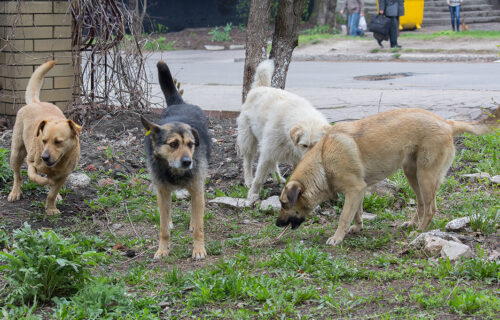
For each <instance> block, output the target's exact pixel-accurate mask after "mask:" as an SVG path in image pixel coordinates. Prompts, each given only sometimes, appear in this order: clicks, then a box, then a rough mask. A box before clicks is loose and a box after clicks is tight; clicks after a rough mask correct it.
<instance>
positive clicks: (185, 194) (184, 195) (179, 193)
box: [174, 189, 191, 200]
mask: <svg viewBox="0 0 500 320" xmlns="http://www.w3.org/2000/svg"><path fill="white" fill-rule="evenodd" d="M174 195H175V198H176V199H177V200H185V199H188V198H189V197H190V196H191V195H190V194H189V191H187V190H186V189H181V190H175V191H174Z"/></svg>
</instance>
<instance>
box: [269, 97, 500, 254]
mask: <svg viewBox="0 0 500 320" xmlns="http://www.w3.org/2000/svg"><path fill="white" fill-rule="evenodd" d="M499 119H500V106H499V107H498V108H497V109H496V111H495V113H494V115H492V116H491V117H489V118H488V119H486V120H484V121H479V122H475V123H467V122H462V121H453V120H444V119H442V118H440V117H438V116H437V115H435V114H433V113H431V112H429V111H426V110H422V109H401V110H394V111H388V112H384V113H380V114H377V115H375V116H371V117H368V118H365V119H362V120H358V121H354V122H344V123H338V124H335V125H334V126H333V127H332V128H331V129H330V130H329V131H328V132H327V133H326V134H325V136H324V137H323V138H322V139H321V140H320V141H319V142H318V143H317V144H316V146H314V147H313V148H312V149H311V151H309V152H308V153H307V154H306V156H305V157H304V159H303V160H302V161H301V162H300V163H299V165H298V166H297V167H296V169H295V171H294V172H293V173H292V175H291V177H290V180H289V182H288V183H287V184H286V186H285V188H284V189H283V191H282V193H281V196H280V201H281V211H280V213H279V215H278V219H277V220H276V225H277V226H281V227H283V226H287V225H288V224H291V225H292V228H293V229H295V228H297V227H298V226H299V225H300V224H301V223H302V222H303V221H304V219H305V217H306V215H307V214H308V213H309V212H311V211H312V210H313V209H314V208H315V207H316V206H317V205H318V204H319V203H321V202H323V201H325V200H328V199H332V198H334V196H335V195H336V194H337V193H342V194H344V195H345V204H344V208H343V209H342V213H341V215H340V220H339V225H338V228H337V231H336V232H335V235H334V236H333V237H331V238H329V239H328V241H327V244H330V245H333V246H335V245H337V244H338V243H340V242H341V241H342V240H343V239H344V236H345V234H346V232H348V231H347V230H348V228H349V226H350V224H351V222H352V221H353V219H354V225H353V226H352V227H351V228H350V229H349V232H353V233H355V232H359V231H361V230H362V229H363V220H362V218H361V215H362V213H363V196H364V193H365V190H366V188H367V187H368V186H371V185H373V184H375V183H377V182H379V181H381V180H382V179H384V178H386V177H388V176H390V175H392V174H393V173H394V172H395V171H396V170H397V169H399V168H401V167H402V168H403V171H404V174H405V176H406V177H407V179H408V182H409V183H410V186H411V188H412V189H413V191H415V194H416V196H417V201H418V202H417V203H418V206H417V212H416V213H415V214H414V216H413V218H412V219H411V221H409V222H405V223H404V224H403V226H416V225H418V228H419V229H420V230H427V228H428V227H429V224H430V222H431V219H432V217H433V216H434V213H435V212H436V193H437V191H438V189H439V186H440V185H441V183H442V181H443V178H444V176H445V175H446V172H447V171H448V169H449V167H450V166H451V164H452V162H453V157H454V155H455V147H454V145H453V136H454V135H457V134H460V133H463V132H469V133H472V134H476V135H482V134H486V133H488V132H491V131H492V130H493V129H494V128H499V127H500V122H499V121H500V120H499Z"/></svg>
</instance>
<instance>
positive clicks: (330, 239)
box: [326, 237, 342, 247]
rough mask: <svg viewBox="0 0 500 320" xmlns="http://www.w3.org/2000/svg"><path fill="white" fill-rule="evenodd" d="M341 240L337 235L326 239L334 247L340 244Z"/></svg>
mask: <svg viewBox="0 0 500 320" xmlns="http://www.w3.org/2000/svg"><path fill="white" fill-rule="evenodd" d="M341 242H342V240H337V239H335V237H330V238H328V240H326V244H329V245H331V246H333V247H335V246H336V245H338V244H339V243H341Z"/></svg>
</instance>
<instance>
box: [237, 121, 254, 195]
mask: <svg viewBox="0 0 500 320" xmlns="http://www.w3.org/2000/svg"><path fill="white" fill-rule="evenodd" d="M242 117H243V116H242ZM237 143H238V151H239V153H240V155H241V156H242V157H243V176H244V179H245V185H246V186H247V187H250V186H251V184H252V180H253V174H252V163H253V160H254V159H255V156H256V154H257V144H258V143H257V139H255V136H254V135H253V133H252V130H250V127H249V125H248V121H247V119H246V118H244V117H243V118H238V137H237Z"/></svg>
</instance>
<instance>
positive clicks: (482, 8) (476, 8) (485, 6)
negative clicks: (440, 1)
mask: <svg viewBox="0 0 500 320" xmlns="http://www.w3.org/2000/svg"><path fill="white" fill-rule="evenodd" d="M492 9H493V6H492V5H489V4H481V5H472V4H471V5H467V6H462V7H461V8H460V11H488V10H492ZM433 11H443V12H444V11H446V12H450V9H449V7H448V6H445V5H443V6H435V7H430V6H425V7H424V12H433Z"/></svg>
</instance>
